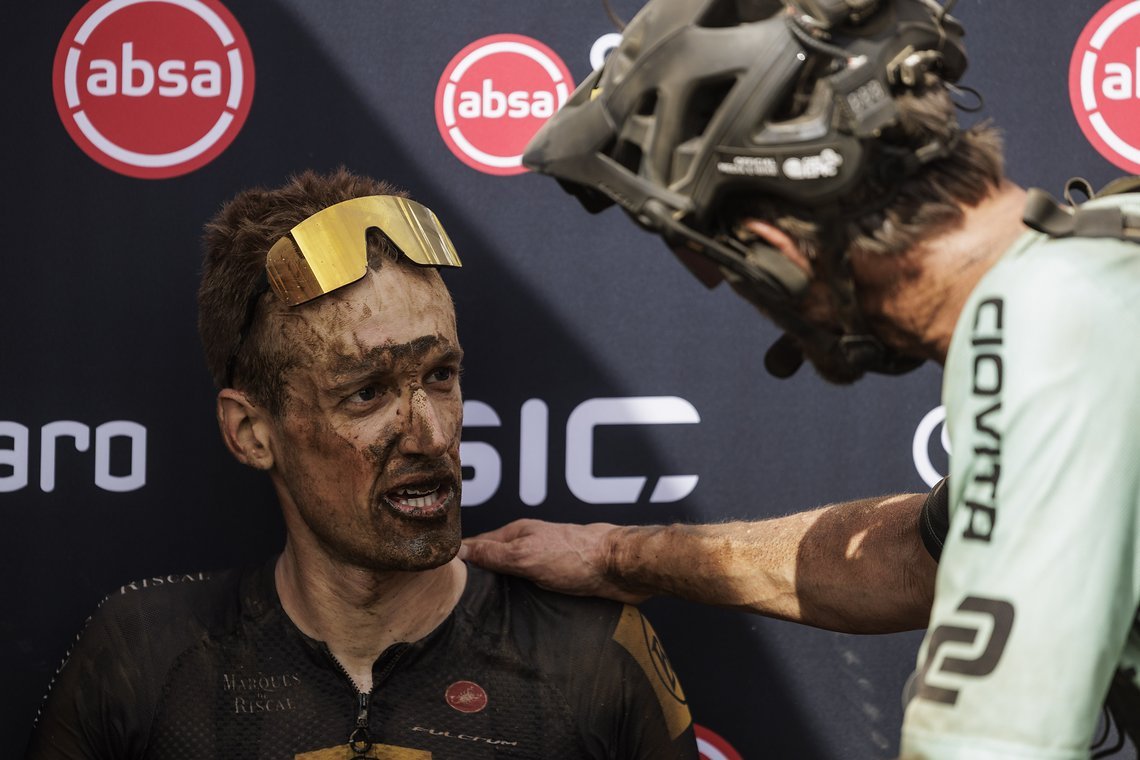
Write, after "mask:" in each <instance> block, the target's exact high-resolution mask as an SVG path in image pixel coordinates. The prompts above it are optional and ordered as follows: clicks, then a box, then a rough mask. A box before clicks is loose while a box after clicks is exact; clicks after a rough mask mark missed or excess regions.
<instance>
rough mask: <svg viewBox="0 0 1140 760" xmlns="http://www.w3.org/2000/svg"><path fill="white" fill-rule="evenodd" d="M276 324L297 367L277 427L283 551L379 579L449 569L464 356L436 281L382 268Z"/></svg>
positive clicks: (455, 536) (455, 528) (431, 275)
mask: <svg viewBox="0 0 1140 760" xmlns="http://www.w3.org/2000/svg"><path fill="white" fill-rule="evenodd" d="M277 321H278V323H279V325H280V329H281V331H282V334H281V337H282V338H283V339H285V340H289V341H291V342H292V343H294V344H295V345H296V346H297V347H298V349H299V351H300V353H301V355H302V357H303V359H302V361H301V362H300V363H299V366H297V367H296V368H294V369H292V370H289V371H288V372H287V374H286V385H287V389H286V403H285V409H284V412H283V414H282V415H281V418H280V419H279V420H277V421H276V422H275V424H274V429H273V447H274V457H275V463H276V466H275V477H274V480H275V484H276V486H277V489H278V493H279V495H280V497H281V500H282V504H283V505H284V507H285V513H286V520H287V521H288V522H289V529H290V534H291V536H292V537H293V538H292V539H291V540H312V541H314V542H315V543H316V544H317V545H318V546H319V547H320V548H321V549H322V550H323V551H324V552H325V553H327V554H328V555H330V556H331V557H333V558H335V559H337V560H339V561H343V562H347V563H349V564H353V565H357V566H360V567H366V568H369V569H375V570H422V569H426V568H430V567H436V566H438V565H441V564H443V563H445V562H447V561H448V560H450V559H451V558H452V557H453V556H454V554H455V552H456V551H457V550H458V547H459V501H460V486H461V470H460V464H459V438H460V429H461V427H462V421H463V420H462V418H463V400H462V397H461V394H460V389H459V366H460V360H461V358H462V351H461V349H460V347H459V339H458V336H457V334H456V328H455V311H454V308H453V307H452V303H451V298H450V296H449V295H448V293H447V289H446V288H445V287H444V285H443V282H442V280H441V279H440V277H439V275H438V273H437V272H436V271H435V270H434V269H422V270H421V269H411V268H408V267H403V266H399V265H395V264H391V263H387V264H386V265H385V266H382V267H381V268H380V270H379V271H369V272H368V273H367V274H366V275H365V277H364V278H363V279H361V280H359V281H358V282H356V283H354V284H352V285H350V286H348V287H345V288H342V289H341V290H338V291H337V292H335V293H331V294H329V295H327V296H324V297H323V298H321V299H319V300H317V301H314V302H313V303H311V304H307V305H305V306H303V307H299V308H295V309H289V310H287V311H286V312H285V313H283V314H280V315H279V316H278V317H277Z"/></svg>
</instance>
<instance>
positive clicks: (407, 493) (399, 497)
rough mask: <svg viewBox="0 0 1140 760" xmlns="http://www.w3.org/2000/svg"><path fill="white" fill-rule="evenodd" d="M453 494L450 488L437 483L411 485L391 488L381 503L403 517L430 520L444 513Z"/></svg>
mask: <svg viewBox="0 0 1140 760" xmlns="http://www.w3.org/2000/svg"><path fill="white" fill-rule="evenodd" d="M453 494H454V491H453V490H452V488H451V486H449V485H447V484H445V483H440V482H439V481H433V482H430V483H411V484H409V485H405V486H400V487H399V488H393V489H392V490H391V491H389V492H388V493H386V494H384V496H383V497H382V501H383V502H384V503H385V504H386V505H387V506H388V508H389V509H391V510H393V511H395V512H396V513H398V514H400V515H403V516H404V517H417V518H431V517H439V516H440V515H443V514H444V513H446V511H447V506H448V504H449V503H450V502H451V499H452V496H453Z"/></svg>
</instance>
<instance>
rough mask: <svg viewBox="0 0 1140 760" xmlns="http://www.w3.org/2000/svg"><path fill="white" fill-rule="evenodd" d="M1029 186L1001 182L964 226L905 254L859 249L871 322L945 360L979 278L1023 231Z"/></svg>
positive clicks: (902, 345)
mask: <svg viewBox="0 0 1140 760" xmlns="http://www.w3.org/2000/svg"><path fill="white" fill-rule="evenodd" d="M1024 207H1025V191H1024V190H1023V189H1022V188H1020V187H1018V186H1017V185H1014V184H1013V183H1011V182H1004V183H1003V184H1002V185H1001V187H999V188H997V189H996V190H994V191H993V192H992V193H991V194H990V195H988V196H987V197H986V198H984V199H983V200H982V201H981V202H980V203H978V204H977V205H976V206H972V207H968V208H965V209H963V212H964V218H963V221H962V223H961V224H960V225H958V226H957V227H955V228H954V229H952V230H950V231H948V232H945V233H943V234H941V235H938V236H937V237H934V238H931V239H929V240H925V241H923V242H922V243H920V244H919V245H918V246H916V247H915V248H913V249H911V250H910V251H907V252H906V253H904V254H901V255H900V256H895V257H892V256H878V257H875V256H873V255H870V254H856V256H855V257H853V261H854V262H855V264H854V266H855V272H856V280H857V282H858V287H859V292H860V300H861V303H862V304H863V306H864V309H865V313H866V314H867V316H868V321H869V322H870V323H871V325H872V327H873V329H874V331H875V332H876V333H877V334H878V335H879V336H880V338H882V339H883V340H884V341H885V342H887V343H888V344H889V345H891V346H892V347H893V348H895V349H897V350H899V351H900V352H902V353H905V354H907V355H911V356H921V357H922V358H925V359H931V360H934V361H936V362H938V363H939V364H944V363H945V361H946V354H947V352H948V351H949V349H950V338H951V336H952V335H953V332H954V327H955V325H956V324H957V322H958V315H959V314H961V312H962V309H963V307H964V306H965V305H966V300H967V299H968V298H969V296H970V293H971V292H973V290H974V288H975V286H977V284H978V281H979V280H981V278H982V277H983V276H984V275H985V274H986V272H988V271H989V270H990V268H991V267H993V265H994V264H995V263H997V260H998V259H999V258H1001V256H1002V254H1003V253H1004V252H1005V251H1006V250H1007V249H1008V248H1009V247H1010V246H1011V245H1012V244H1013V243H1014V241H1015V240H1017V238H1018V237H1019V236H1020V235H1021V234H1022V233H1023V232H1025V230H1026V227H1025V225H1024V224H1023V223H1022V221H1021V214H1022V211H1023V209H1024Z"/></svg>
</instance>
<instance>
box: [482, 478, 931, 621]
mask: <svg viewBox="0 0 1140 760" xmlns="http://www.w3.org/2000/svg"><path fill="white" fill-rule="evenodd" d="M925 498H926V496H925V495H924V494H909V495H900V496H889V497H882V498H873V499H861V500H857V501H850V502H844V503H841V504H833V505H830V506H826V507H822V508H820V509H816V510H812V511H809V512H802V513H799V514H793V515H788V516H786V517H777V518H772V519H768V520H760V521H755V522H730V523H719V524H714V525H669V526H629V527H623V526H616V525H609V524H605V523H594V524H591V525H569V524H562V523H547V522H542V521H540V520H518V521H516V522H513V523H510V524H509V525H506V526H504V527H502V528H499V529H498V530H494V531H491V532H489V533H484V534H482V535H479V536H475V537H473V538H469V539H467V540H465V541H464V550H463V552H464V553H463V556H464V558H465V559H467V560H468V561H471V562H474V563H475V564H478V565H482V566H484V567H487V568H490V569H492V570H498V571H500V572H504V573H511V574H514V575H523V576H526V577H528V578H531V579H532V580H534V581H535V582H537V583H538V584H539V585H542V586H545V587H547V588H551V589H554V590H556V591H562V592H563V593H569V594H579V595H586V594H590V595H597V596H606V597H610V598H613V599H618V600H620V601H626V602H630V601H633V602H636V601H640V600H642V599H644V598H646V597H648V596H652V595H656V594H669V595H672V596H677V597H680V598H682V599H688V600H690V601H694V602H700V603H702V604H713V605H718V606H722V607H733V608H737V609H742V610H746V611H749V612H754V613H757V614H760V615H766V616H769V617H776V618H782V619H785V620H793V621H797V622H801V623H806V624H808V625H813V626H817V627H820V628H828V629H831V630H837V631H846V632H849V633H887V632H891V631H901V630H908V629H913V628H922V627H924V626H925V625H926V621H927V617H928V615H929V613H930V602H931V599H932V598H933V595H934V574H935V568H936V565H935V563H934V560H933V559H931V557H930V555H929V554H928V553H927V552H926V549H925V548H924V546H923V544H922V540H921V538H920V535H919V528H918V514H919V510H920V509H921V507H922V503H923V501H924V499H925Z"/></svg>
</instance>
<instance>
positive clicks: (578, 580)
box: [459, 519, 646, 604]
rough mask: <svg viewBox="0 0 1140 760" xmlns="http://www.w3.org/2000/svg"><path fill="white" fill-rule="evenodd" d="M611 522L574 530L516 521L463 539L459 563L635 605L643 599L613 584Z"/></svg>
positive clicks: (561, 525) (613, 530) (613, 531)
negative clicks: (471, 564)
mask: <svg viewBox="0 0 1140 760" xmlns="http://www.w3.org/2000/svg"><path fill="white" fill-rule="evenodd" d="M620 530H621V529H620V528H619V527H618V526H616V525H611V524H609V523H591V524H589V525H575V524H570V523H551V522H545V521H543V520H530V519H524V520H516V521H514V522H512V523H508V524H507V525H504V526H503V527H501V528H498V529H496V530H492V531H488V532H487V533H481V534H479V535H477V536H473V537H471V538H466V539H464V540H463V547H462V549H460V554H459V556H460V558H462V559H464V560H466V561H468V562H472V563H474V564H476V565H479V566H480V567H484V568H486V569H488V570H494V571H496V572H500V573H506V574H508V575H519V576H522V577H524V578H528V579H530V580H531V581H534V582H535V583H537V584H538V585H539V586H542V587H543V588H547V589H550V590H552V591H558V592H561V593H563V594H573V595H576V596H601V597H605V598H607V599H614V600H616V601H619V602H627V603H631V604H637V603H639V602H642V601H644V600H645V599H646V596H645V595H644V594H634V593H630V592H629V591H626V590H625V589H623V588H621V587H620V586H618V585H617V583H616V582H615V580H614V576H613V574H612V573H611V564H612V556H613V551H614V548H615V545H614V543H613V542H614V539H615V537H616V535H617V532H618V531H620Z"/></svg>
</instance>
